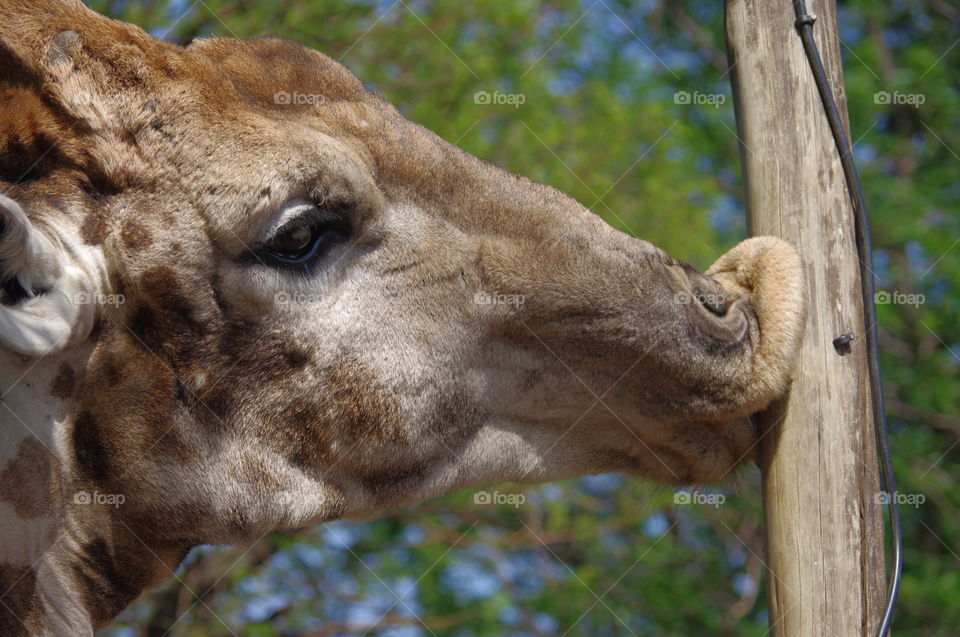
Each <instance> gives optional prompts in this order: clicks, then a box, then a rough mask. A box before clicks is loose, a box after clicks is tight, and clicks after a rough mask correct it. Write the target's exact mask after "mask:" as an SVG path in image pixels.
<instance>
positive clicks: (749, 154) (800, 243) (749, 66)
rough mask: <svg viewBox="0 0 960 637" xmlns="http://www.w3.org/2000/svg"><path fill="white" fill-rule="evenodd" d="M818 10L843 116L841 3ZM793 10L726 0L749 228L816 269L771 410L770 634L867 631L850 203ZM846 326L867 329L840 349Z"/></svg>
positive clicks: (861, 360)
mask: <svg viewBox="0 0 960 637" xmlns="http://www.w3.org/2000/svg"><path fill="white" fill-rule="evenodd" d="M808 11H811V12H813V13H815V14H816V15H817V16H818V19H817V21H816V23H815V25H814V31H815V33H816V37H817V45H818V47H820V51H821V55H822V56H823V58H824V65H825V67H826V68H827V71H828V74H829V77H830V80H831V84H832V86H833V87H834V93H835V95H836V98H837V100H838V104H839V105H840V108H841V111H842V112H843V113H844V117H845V119H846V97H845V95H844V94H843V89H842V87H843V70H842V66H841V61H840V51H839V41H838V39H837V32H836V7H835V5H834V3H833V2H831V1H829V0H825V1H821V2H817V3H810V2H808ZM794 20H795V16H794V10H793V5H792V3H791V2H790V0H766V1H764V0H727V2H726V29H727V48H728V58H729V63H730V65H731V66H732V71H731V81H732V84H733V94H734V106H735V110H736V117H737V131H738V136H739V137H740V155H741V163H742V166H743V170H744V176H745V179H744V181H745V183H746V190H747V192H746V200H747V209H748V213H747V214H748V227H749V230H750V233H751V234H756V235H765V234H769V235H775V236H778V237H782V238H784V239H786V240H788V241H790V242H791V243H792V244H793V245H794V246H796V247H797V249H798V250H799V251H800V254H801V257H802V259H803V261H804V266H805V273H806V278H807V292H806V294H807V299H806V302H807V307H808V308H809V309H808V318H807V325H806V333H805V341H804V345H803V349H802V351H801V354H800V357H799V360H798V361H797V371H796V377H795V380H794V383H793V387H792V390H791V393H790V395H789V397H788V398H787V399H785V400H784V401H783V402H782V403H781V404H778V405H775V406H774V407H773V408H771V409H770V410H768V411H767V412H765V413H764V414H763V415H762V417H761V418H762V420H763V421H764V423H765V424H766V425H767V426H769V427H770V429H769V430H768V433H767V434H766V435H765V437H764V438H763V440H762V442H761V452H760V455H761V468H762V471H763V491H764V493H763V498H764V511H765V513H764V516H765V525H766V535H767V565H768V590H769V598H770V625H771V627H772V630H771V634H772V635H774V636H777V637H817V636H822V637H848V636H849V637H852V636H854V635H864V636H866V635H872V634H873V632H874V631H875V630H876V626H877V623H878V620H879V615H880V613H881V609H882V606H883V601H884V592H885V590H884V581H885V580H884V556H883V526H882V518H881V513H882V511H881V507H880V505H879V501H878V499H877V494H878V492H879V479H878V469H877V461H876V453H875V451H874V433H873V424H872V423H873V415H872V411H871V407H870V400H869V398H870V394H869V392H870V387H869V384H868V377H867V359H866V351H865V349H864V348H865V346H866V337H865V335H864V329H863V306H862V301H861V296H860V294H861V292H860V275H859V270H858V268H859V265H858V257H857V250H856V244H855V238H854V222H853V209H852V206H851V203H850V198H849V195H848V193H847V188H846V183H845V182H844V178H843V172H842V169H841V166H840V160H839V156H838V154H837V150H836V146H835V144H834V142H833V139H832V137H831V134H830V129H829V126H828V124H827V120H826V116H825V115H824V110H823V106H822V105H821V103H820V98H819V96H818V94H817V90H816V86H815V84H814V81H813V75H812V73H811V70H810V67H809V65H808V62H807V60H806V57H805V55H804V52H803V46H802V44H801V41H800V37H799V35H798V34H797V32H796V29H795V27H794ZM847 130H849V124H848V123H847ZM844 333H853V334H855V335H856V340H855V341H853V342H852V343H851V348H850V351H849V353H847V354H846V355H841V354H840V353H838V352H837V350H836V349H835V348H834V346H833V344H832V341H833V339H834V338H836V337H837V336H840V335H841V334H844Z"/></svg>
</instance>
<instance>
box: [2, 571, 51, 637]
mask: <svg viewBox="0 0 960 637" xmlns="http://www.w3.org/2000/svg"><path fill="white" fill-rule="evenodd" d="M36 589H37V574H36V572H35V571H34V570H33V569H32V568H30V567H28V566H13V565H11V564H0V602H2V603H0V635H5V636H10V637H14V636H16V635H35V634H41V633H42V632H43V625H44V622H43V609H42V608H41V605H40V600H39V599H38V598H37V596H36Z"/></svg>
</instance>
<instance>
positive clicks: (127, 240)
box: [120, 219, 153, 252]
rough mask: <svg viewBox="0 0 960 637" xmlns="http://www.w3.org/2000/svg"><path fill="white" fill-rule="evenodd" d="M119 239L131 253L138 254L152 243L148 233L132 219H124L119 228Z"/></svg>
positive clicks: (140, 224)
mask: <svg viewBox="0 0 960 637" xmlns="http://www.w3.org/2000/svg"><path fill="white" fill-rule="evenodd" d="M120 239H121V240H122V241H123V245H124V246H125V247H126V248H127V250H130V251H131V252H139V251H140V250H143V249H144V248H146V247H149V246H150V245H151V244H152V243H153V237H152V236H151V235H150V231H149V230H147V229H146V227H144V225H143V224H142V223H140V222H139V221H136V220H134V219H125V220H124V221H123V224H122V225H121V226H120Z"/></svg>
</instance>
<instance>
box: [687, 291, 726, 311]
mask: <svg viewBox="0 0 960 637" xmlns="http://www.w3.org/2000/svg"><path fill="white" fill-rule="evenodd" d="M693 297H694V298H695V299H697V301H699V302H700V305H702V306H703V307H705V308H707V310H708V311H709V312H710V313H711V314H716V315H717V316H724V315H725V314H726V313H727V310H728V309H729V308H730V300H729V299H728V298H727V297H726V295H724V293H723V290H721V289H719V286H716V287H715V288H714V289H712V290H711V291H709V292H707V291H704V290H703V289H702V288H700V287H695V288H694V289H693Z"/></svg>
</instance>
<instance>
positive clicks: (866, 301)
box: [793, 0, 903, 637]
mask: <svg viewBox="0 0 960 637" xmlns="http://www.w3.org/2000/svg"><path fill="white" fill-rule="evenodd" d="M793 8H794V11H795V12H796V15H797V22H796V26H797V31H798V32H799V33H800V39H801V40H802V41H803V49H804V51H806V54H807V60H808V61H809V62H810V68H811V70H812V71H813V79H814V81H816V84H817V91H818V92H819V93H820V100H821V101H822V102H823V108H824V110H825V111H826V114H827V121H828V122H829V123H830V130H831V131H832V132H833V139H834V142H836V144H837V151H838V152H839V153H840V163H841V165H842V166H843V175H844V177H845V178H846V181H847V189H848V190H849V191H850V199H851V200H852V202H853V212H854V232H855V234H856V239H857V252H858V253H859V257H860V283H861V291H862V293H863V320H864V324H865V327H866V330H867V363H868V368H869V373H870V387H871V396H872V402H873V422H874V429H875V431H876V437H877V446H878V447H879V449H880V460H881V462H880V469H881V472H882V473H883V482H884V486H885V488H886V492H887V494H888V496H889V497H888V498H887V502H888V505H889V507H890V509H889V512H890V538H891V540H892V543H893V556H892V557H893V560H892V562H893V563H892V567H893V575H892V577H891V579H890V586H889V589H888V591H887V604H886V608H885V609H884V613H883V619H882V621H881V622H880V627H879V629H878V630H877V633H876V635H877V637H884V636H885V635H887V634H888V632H889V630H890V622H891V620H892V619H893V609H894V607H895V606H896V603H897V593H898V592H899V590H900V576H901V573H902V571H903V554H902V553H903V532H902V530H901V528H900V506H899V504H898V503H897V497H896V490H897V485H896V477H895V476H894V474H893V460H892V458H891V454H890V439H889V436H888V433H887V413H886V411H885V410H884V406H883V405H884V403H883V383H882V379H881V377H880V345H879V343H878V339H877V307H876V305H875V303H874V282H873V271H872V270H871V269H870V264H871V263H872V261H873V247H872V245H871V243H870V219H869V217H868V215H867V204H866V201H865V200H864V198H863V189H862V188H861V187H860V178H859V177H858V176H857V167H856V166H855V165H854V163H853V152H852V149H851V148H850V142H849V141H848V138H847V133H846V131H845V130H844V128H843V119H842V117H841V115H840V109H838V108H837V102H836V100H834V97H833V91H831V89H830V81H829V80H828V79H827V72H826V70H825V69H824V68H823V61H822V60H821V59H820V51H819V50H818V49H817V44H816V42H815V41H814V39H813V22H814V20H816V16H813V15H810V14H808V13H807V7H806V2H804V0H794V2H793Z"/></svg>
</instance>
